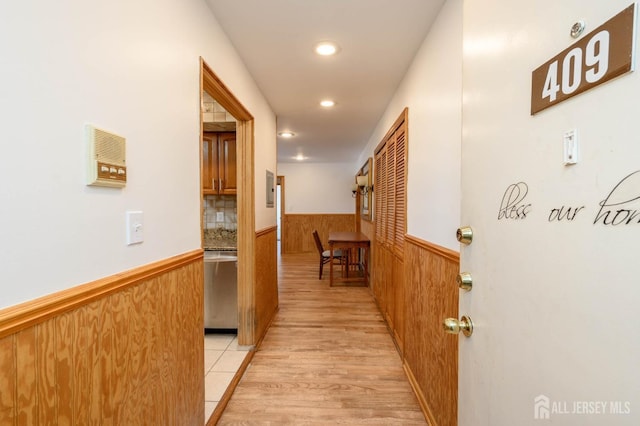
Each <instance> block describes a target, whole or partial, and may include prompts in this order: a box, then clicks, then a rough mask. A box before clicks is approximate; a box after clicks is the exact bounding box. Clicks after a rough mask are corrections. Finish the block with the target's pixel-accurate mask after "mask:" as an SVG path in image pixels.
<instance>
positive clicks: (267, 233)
mask: <svg viewBox="0 0 640 426" xmlns="http://www.w3.org/2000/svg"><path fill="white" fill-rule="evenodd" d="M276 240H277V228H276V227H275V226H274V227H272V228H268V229H265V230H262V231H260V232H257V233H256V256H255V262H256V266H255V271H256V285H255V292H256V295H255V298H254V300H255V301H256V315H255V319H256V327H255V330H256V337H257V339H256V340H257V341H260V339H262V337H263V336H264V334H265V333H266V331H267V328H268V327H269V324H270V323H271V321H272V320H273V317H274V316H275V314H276V311H277V310H278V253H277V250H278V249H277V241H276Z"/></svg>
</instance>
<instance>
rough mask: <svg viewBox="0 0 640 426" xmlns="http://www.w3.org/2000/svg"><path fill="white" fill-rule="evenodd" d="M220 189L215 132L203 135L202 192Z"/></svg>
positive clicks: (209, 192) (213, 192)
mask: <svg viewBox="0 0 640 426" xmlns="http://www.w3.org/2000/svg"><path fill="white" fill-rule="evenodd" d="M217 191H218V139H217V135H216V134H215V133H204V134H203V135H202V192H203V193H204V194H216V193H217Z"/></svg>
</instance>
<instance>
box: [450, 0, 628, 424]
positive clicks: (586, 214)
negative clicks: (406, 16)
mask: <svg viewBox="0 0 640 426" xmlns="http://www.w3.org/2000/svg"><path fill="white" fill-rule="evenodd" d="M516 3H517V4H516ZM628 5H629V1H628V0H624V1H621V0H610V1H607V2H602V1H588V2H585V1H582V0H570V1H562V2H558V1H555V0H539V1H535V2H515V3H514V2H512V1H511V0H494V1H490V2H487V1H468V2H464V17H463V21H464V53H463V67H464V71H463V93H464V102H463V145H462V153H463V154H462V213H461V216H462V217H461V225H469V226H471V227H472V230H473V239H472V242H471V243H470V244H469V245H461V247H460V257H461V270H462V271H463V272H469V273H470V274H471V277H472V289H471V290H470V291H462V290H461V294H460V304H459V307H460V315H468V316H469V317H470V318H471V320H472V321H473V324H474V331H473V334H472V335H471V336H470V337H468V338H467V337H464V336H462V334H461V335H460V337H459V339H460V342H459V343H460V350H459V404H458V420H459V424H460V425H462V426H479V425H505V426H507V425H509V426H510V425H519V426H521V425H529V424H536V425H539V424H562V425H637V424H640V337H639V336H640V333H638V331H637V329H636V324H637V320H636V319H637V316H638V314H637V312H638V306H639V305H640V285H639V283H640V281H639V279H638V271H637V264H638V253H639V250H638V237H640V143H639V142H638V125H637V123H638V119H639V117H640V108H639V107H638V93H640V80H639V78H640V75H638V72H631V73H626V74H624V75H622V76H620V77H617V78H616V79H614V80H611V81H609V82H607V83H604V84H602V85H599V86H598V87H595V88H593V89H590V90H588V91H586V92H584V93H581V94H578V95H576V96H574V97H572V98H570V99H568V100H566V101H564V102H562V103H559V104H557V105H555V106H553V107H551V108H548V109H545V110H544V111H542V112H539V113H537V114H535V115H531V114H530V104H531V97H532V96H534V95H536V96H539V95H541V94H540V93H538V94H536V93H532V86H531V75H532V71H533V70H535V69H536V68H538V67H539V66H541V65H543V64H545V62H546V61H548V60H550V59H552V58H553V57H554V56H556V55H558V54H560V53H561V52H562V51H563V50H565V49H566V48H568V47H569V46H571V45H572V44H573V43H575V42H576V41H577V40H579V39H581V38H584V37H590V36H591V35H590V33H591V32H592V31H594V30H596V27H598V26H599V25H601V24H603V23H604V22H605V21H607V20H608V19H609V18H611V17H613V16H614V15H616V14H617V13H618V12H620V11H622V10H623V9H624V8H626V7H627V6H628ZM581 19H582V20H584V21H585V22H586V29H585V31H584V33H583V34H582V35H581V36H578V38H577V39H573V38H572V37H571V36H570V35H569V34H570V30H571V27H572V25H573V24H574V23H575V22H576V21H578V20H581ZM603 46H604V44H602V43H601V44H600V45H598V44H596V45H595V47H594V46H593V45H592V48H593V50H592V51H591V52H584V51H583V52H582V53H580V54H583V53H584V60H583V61H582V62H580V63H579V65H578V66H576V65H575V64H576V63H577V62H570V64H569V65H568V70H569V72H570V73H574V72H575V73H576V74H572V76H573V77H572V78H577V77H576V75H581V74H580V72H579V71H575V70H576V68H579V67H580V66H582V67H587V68H589V67H591V68H589V69H591V70H593V72H598V68H597V67H598V66H604V65H603V62H600V63H599V64H596V63H595V60H596V59H595V58H594V57H595V56H598V55H600V52H602V51H603V50H602V49H604V47H603ZM612 48H613V47H612ZM572 54H575V55H577V53H575V52H574V53H572ZM574 59H575V58H574ZM598 60H599V61H600V60H603V59H602V58H598ZM560 64H562V61H561V62H560ZM582 75H584V74H582ZM559 77H560V76H559ZM553 82H554V81H553V78H550V80H548V83H549V86H548V87H547V88H548V89H549V88H550V89H553ZM558 84H565V85H567V86H569V87H568V90H570V89H571V86H572V85H573V80H571V77H568V80H567V81H566V82H563V81H562V78H560V79H559V82H558ZM563 90H564V88H563ZM570 130H576V131H577V132H576V133H575V134H577V142H578V147H579V155H578V162H577V164H573V165H565V164H564V159H563V149H564V148H563V139H564V135H565V132H567V131H570Z"/></svg>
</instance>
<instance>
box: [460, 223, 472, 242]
mask: <svg viewBox="0 0 640 426" xmlns="http://www.w3.org/2000/svg"><path fill="white" fill-rule="evenodd" d="M456 239H457V240H458V241H460V242H461V243H462V244H467V245H469V244H471V241H473V229H471V227H470V226H461V227H460V228H458V230H457V231H456Z"/></svg>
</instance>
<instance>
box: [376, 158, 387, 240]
mask: <svg viewBox="0 0 640 426" xmlns="http://www.w3.org/2000/svg"><path fill="white" fill-rule="evenodd" d="M380 154H381V155H380V179H381V181H382V188H380V189H381V191H380V209H381V210H380V213H381V214H380V238H379V240H378V241H380V242H381V243H382V244H385V243H386V242H387V220H388V219H387V216H388V212H387V194H388V191H389V186H388V181H387V149H386V147H385V148H383V149H382V151H381V152H380Z"/></svg>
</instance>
